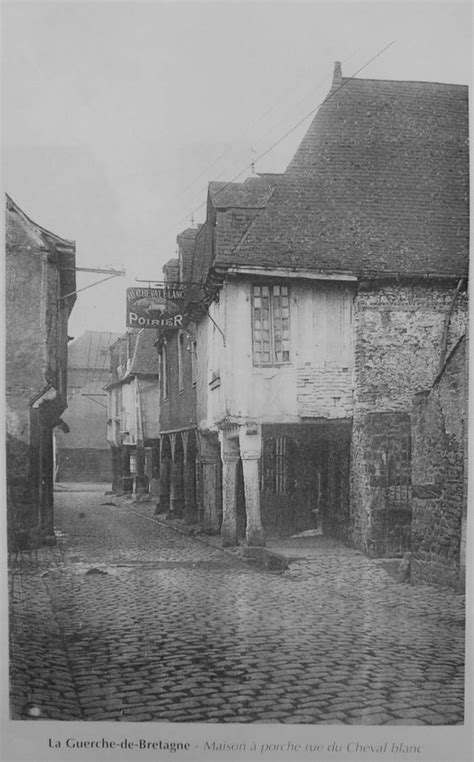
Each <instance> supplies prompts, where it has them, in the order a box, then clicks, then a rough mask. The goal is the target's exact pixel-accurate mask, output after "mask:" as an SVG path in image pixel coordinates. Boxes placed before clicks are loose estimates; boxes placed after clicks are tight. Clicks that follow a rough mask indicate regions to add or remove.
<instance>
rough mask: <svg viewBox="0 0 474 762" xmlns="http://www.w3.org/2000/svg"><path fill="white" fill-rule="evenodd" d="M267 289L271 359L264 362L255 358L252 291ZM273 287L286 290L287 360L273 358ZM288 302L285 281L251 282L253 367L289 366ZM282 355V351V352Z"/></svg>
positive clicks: (289, 322)
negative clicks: (268, 292)
mask: <svg viewBox="0 0 474 762" xmlns="http://www.w3.org/2000/svg"><path fill="white" fill-rule="evenodd" d="M265 286H266V287H268V288H269V291H270V294H269V300H270V301H269V324H270V329H269V330H270V354H271V358H270V360H269V361H264V360H257V359H256V358H255V331H256V328H255V309H256V308H255V306H254V299H255V294H254V289H255V288H256V287H257V288H260V289H262V288H264V287H265ZM274 286H278V287H279V288H282V287H283V288H286V289H287V294H286V296H287V298H288V355H289V357H288V360H277V359H276V357H275V353H276V350H275V326H274V313H273V311H274V304H273V302H274V299H273V297H274V294H273V288H274ZM281 296H283V294H281V293H280V298H281ZM261 297H262V294H260V298H261ZM290 300H291V289H290V284H289V283H288V282H287V281H284V282H280V283H278V282H269V281H264V282H252V283H251V285H250V311H251V331H252V363H253V365H254V366H255V367H259V368H269V367H270V368H271V367H275V366H278V367H279V366H282V365H291V362H292V360H291V308H290ZM282 353H283V350H282Z"/></svg>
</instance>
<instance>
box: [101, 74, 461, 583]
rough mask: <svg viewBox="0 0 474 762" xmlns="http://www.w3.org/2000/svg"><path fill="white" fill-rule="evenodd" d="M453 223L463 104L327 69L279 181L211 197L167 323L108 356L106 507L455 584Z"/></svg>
mask: <svg viewBox="0 0 474 762" xmlns="http://www.w3.org/2000/svg"><path fill="white" fill-rule="evenodd" d="M468 221H469V218H468V99H467V88H466V87H464V86H459V85H449V84H438V83H427V82H398V81H382V80H370V79H356V78H345V77H343V76H342V72H341V67H340V65H339V64H336V65H335V69H334V77H333V83H332V87H331V90H330V92H329V93H328V96H327V98H326V100H325V101H324V103H323V104H322V106H321V107H320V109H319V111H318V113H317V115H316V116H315V118H314V120H313V122H312V124H311V125H310V127H309V129H308V131H307V133H306V135H305V137H304V138H303V140H302V142H301V144H300V146H299V147H298V149H297V151H296V153H295V155H294V157H293V159H292V160H291V161H290V164H289V166H288V168H287V170H286V171H285V172H284V173H283V174H281V175H275V174H274V175H272V174H260V175H254V176H252V177H250V178H249V179H248V180H246V181H245V182H242V183H237V182H229V183H214V182H211V183H210V184H209V187H208V195H207V209H206V219H205V221H204V223H203V224H202V225H200V226H198V227H197V228H194V227H193V228H188V229H186V230H184V231H183V232H182V233H180V235H178V237H177V243H178V256H177V258H175V259H172V260H170V261H169V262H168V263H167V265H166V266H165V267H164V281H165V282H166V283H168V284H169V286H170V287H171V286H173V287H176V286H181V287H182V288H183V294H184V295H183V298H182V301H181V303H180V304H179V306H178V307H176V305H174V308H175V311H176V310H178V311H179V320H175V321H168V323H171V325H166V324H164V325H162V324H160V325H158V323H159V322H160V321H156V322H155V327H148V325H150V326H153V321H152V320H150V321H144V322H146V323H147V325H146V327H144V328H141V329H140V328H133V329H131V330H129V331H128V333H127V334H125V335H124V336H123V337H121V338H120V339H119V340H118V342H116V344H115V345H113V347H112V349H111V380H110V383H109V385H108V393H109V411H108V440H109V443H110V445H111V447H112V453H113V470H114V489H115V490H116V491H117V492H121V493H127V492H132V491H133V490H135V491H136V492H137V493H144V492H145V493H146V492H149V493H150V494H151V495H152V496H153V497H154V498H156V504H157V511H160V512H166V513H167V514H169V515H170V516H175V517H181V518H183V519H184V520H185V521H187V522H189V523H198V524H200V525H201V526H202V528H203V530H204V531H205V532H209V533H215V534H219V533H220V535H221V537H222V543H223V544H224V545H227V546H232V545H235V544H237V543H239V542H246V543H247V544H248V545H264V544H265V541H266V538H267V537H269V536H273V535H285V534H295V533H298V532H302V531H306V530H309V529H313V530H315V532H317V533H321V534H324V535H327V536H329V537H333V538H337V539H339V540H342V541H344V542H347V543H349V544H351V545H353V546H355V547H357V548H359V549H361V550H363V551H364V552H366V553H368V554H370V555H372V556H400V555H402V554H404V553H406V552H411V553H412V555H413V569H414V574H413V576H414V578H416V579H417V580H421V581H422V580H430V579H431V580H436V581H441V582H443V581H444V582H446V581H448V582H449V583H450V584H451V583H455V580H459V579H462V577H463V573H464V565H465V561H464V550H463V548H464V547H465V531H466V530H465V527H466V510H467V509H466V505H467V500H466V487H465V476H466V473H467V467H466V425H467V391H466V389H467V384H466V340H465V334H466V326H467V277H468V241H469V225H468ZM161 323H166V321H161ZM156 326H158V327H156ZM448 413H449V415H448ZM427 453H432V454H433V458H431V456H427ZM453 485H456V486H455V487H454V486H453ZM448 496H449V499H448Z"/></svg>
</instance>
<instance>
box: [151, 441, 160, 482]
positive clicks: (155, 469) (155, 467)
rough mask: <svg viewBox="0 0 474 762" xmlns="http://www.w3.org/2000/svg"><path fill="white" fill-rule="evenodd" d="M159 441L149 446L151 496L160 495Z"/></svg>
mask: <svg viewBox="0 0 474 762" xmlns="http://www.w3.org/2000/svg"><path fill="white" fill-rule="evenodd" d="M160 463H161V458H160V441H159V440H155V441H154V442H152V445H151V481H150V492H151V493H152V494H153V495H159V494H160Z"/></svg>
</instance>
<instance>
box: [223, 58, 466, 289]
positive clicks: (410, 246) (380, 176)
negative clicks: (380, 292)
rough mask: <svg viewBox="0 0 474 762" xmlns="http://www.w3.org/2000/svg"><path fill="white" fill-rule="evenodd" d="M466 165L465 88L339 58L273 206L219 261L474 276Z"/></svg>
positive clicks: (270, 203) (271, 202) (271, 201)
mask: <svg viewBox="0 0 474 762" xmlns="http://www.w3.org/2000/svg"><path fill="white" fill-rule="evenodd" d="M338 75H339V76H338ZM468 174H469V164H468V89H467V87H465V86H461V85H448V84H438V83H432V82H395V81H385V80H370V79H368V80H365V79H349V78H342V79H341V78H340V69H339V71H338V67H337V65H336V71H335V81H334V82H333V87H332V89H331V91H330V93H329V95H328V96H327V98H326V101H325V102H324V104H323V105H322V106H321V107H320V108H319V111H318V113H317V115H316V117H315V118H314V120H313V122H312V124H311V125H310V127H309V129H308V131H307V133H306V135H305V137H304V138H303V140H302V142H301V144H300V146H299V148H298V149H297V151H296V154H295V156H294V158H293V159H292V161H291V162H290V164H289V166H288V168H287V170H286V172H285V173H284V175H283V176H282V177H281V179H280V180H279V182H278V183H277V185H276V187H275V190H274V192H273V194H272V196H271V198H270V199H269V201H268V203H267V205H266V207H265V209H264V210H263V211H262V212H261V213H260V214H259V215H258V217H257V218H256V219H255V221H254V222H253V223H252V224H251V225H250V227H249V229H248V231H247V233H246V235H245V236H244V237H243V239H242V240H241V242H240V243H239V245H238V246H237V248H236V249H234V250H233V251H231V252H225V253H224V255H223V254H222V252H221V251H218V252H217V257H216V262H215V264H220V265H230V264H239V265H247V266H249V265H253V266H267V267H272V266H273V267H277V266H278V267H286V268H301V269H309V270H313V271H315V270H316V271H317V270H321V271H333V272H347V273H351V274H357V275H361V274H365V275H370V274H372V275H384V274H385V275H386V274H401V275H416V274H436V275H453V276H454V275H455V276H464V275H466V273H467V265H468V235H469V233H468V220H469V218H468V213H469V212H468Z"/></svg>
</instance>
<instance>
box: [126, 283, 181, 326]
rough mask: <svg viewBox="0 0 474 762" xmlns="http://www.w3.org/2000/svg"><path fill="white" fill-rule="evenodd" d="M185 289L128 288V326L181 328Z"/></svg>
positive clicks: (166, 287)
mask: <svg viewBox="0 0 474 762" xmlns="http://www.w3.org/2000/svg"><path fill="white" fill-rule="evenodd" d="M184 295H185V293H184V289H183V288H174V287H171V286H168V285H163V287H162V288H127V320H126V325H127V328H179V327H180V326H181V325H182V323H183V314H182V312H180V305H181V304H182V303H183V299H184Z"/></svg>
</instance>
